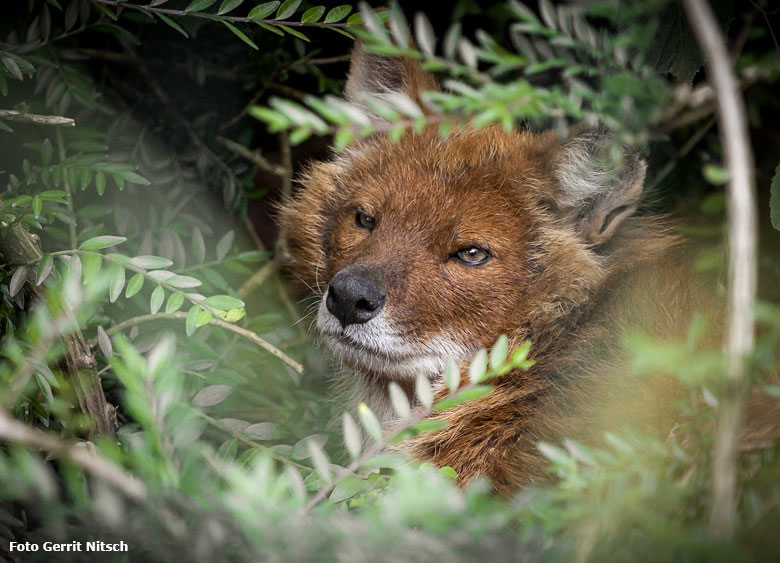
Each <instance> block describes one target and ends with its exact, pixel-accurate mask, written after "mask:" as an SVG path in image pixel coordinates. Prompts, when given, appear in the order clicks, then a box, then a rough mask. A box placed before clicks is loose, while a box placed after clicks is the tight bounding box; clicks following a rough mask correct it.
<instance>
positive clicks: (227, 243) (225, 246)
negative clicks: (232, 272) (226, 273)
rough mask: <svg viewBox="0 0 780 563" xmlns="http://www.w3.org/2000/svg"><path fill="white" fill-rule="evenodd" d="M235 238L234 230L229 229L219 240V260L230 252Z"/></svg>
mask: <svg viewBox="0 0 780 563" xmlns="http://www.w3.org/2000/svg"><path fill="white" fill-rule="evenodd" d="M234 238H235V234H234V233H233V231H228V232H226V233H225V235H224V236H223V237H222V238H221V239H219V242H217V261H219V262H221V261H222V260H224V259H225V256H227V254H228V252H230V248H231V247H232V246H233V239H234Z"/></svg>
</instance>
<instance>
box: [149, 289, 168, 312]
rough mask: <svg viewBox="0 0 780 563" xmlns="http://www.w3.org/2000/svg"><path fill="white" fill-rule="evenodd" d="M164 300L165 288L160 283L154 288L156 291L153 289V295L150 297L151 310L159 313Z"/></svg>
mask: <svg viewBox="0 0 780 563" xmlns="http://www.w3.org/2000/svg"><path fill="white" fill-rule="evenodd" d="M164 300H165V290H164V289H163V287H162V286H161V285H158V286H157V287H155V288H154V291H152V297H151V298H150V299H149V310H150V311H151V312H152V314H153V315H155V314H157V311H159V310H160V307H162V304H163V301H164Z"/></svg>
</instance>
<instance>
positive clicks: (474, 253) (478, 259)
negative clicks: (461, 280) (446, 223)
mask: <svg viewBox="0 0 780 563" xmlns="http://www.w3.org/2000/svg"><path fill="white" fill-rule="evenodd" d="M452 256H453V258H456V259H457V260H459V261H461V262H462V263H464V264H466V265H467V266H480V265H482V264H484V263H485V262H487V261H488V260H490V252H488V251H487V250H485V249H484V248H480V247H479V246H469V247H468V248H461V249H460V250H458V251H457V252H456V253H455V254H453V255H452Z"/></svg>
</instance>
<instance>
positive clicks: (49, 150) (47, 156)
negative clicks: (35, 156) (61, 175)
mask: <svg viewBox="0 0 780 563" xmlns="http://www.w3.org/2000/svg"><path fill="white" fill-rule="evenodd" d="M53 154H54V148H53V147H52V145H51V141H50V140H49V138H48V137H47V138H45V139H44V140H43V142H42V143H41V162H42V163H43V165H44V166H48V165H49V163H50V162H51V158H52V156H53Z"/></svg>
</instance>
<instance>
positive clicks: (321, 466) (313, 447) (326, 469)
mask: <svg viewBox="0 0 780 563" xmlns="http://www.w3.org/2000/svg"><path fill="white" fill-rule="evenodd" d="M307 445H308V448H309V454H310V456H311V460H312V461H313V462H314V470H315V471H316V472H317V475H319V476H320V477H321V478H322V480H323V481H325V482H326V483H329V482H330V480H331V478H332V475H331V471H330V463H329V462H328V458H327V456H326V455H325V452H323V451H322V448H321V447H320V446H319V444H317V442H315V441H314V440H309V442H308V444H307Z"/></svg>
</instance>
